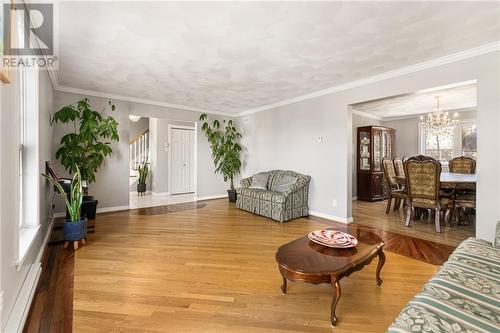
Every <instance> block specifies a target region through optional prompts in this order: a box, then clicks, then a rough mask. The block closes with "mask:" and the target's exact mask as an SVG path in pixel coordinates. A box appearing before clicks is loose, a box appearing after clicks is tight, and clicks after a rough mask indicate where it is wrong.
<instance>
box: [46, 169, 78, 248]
mask: <svg viewBox="0 0 500 333" xmlns="http://www.w3.org/2000/svg"><path fill="white" fill-rule="evenodd" d="M75 170H76V172H75V175H74V176H73V179H72V181H71V186H70V191H69V193H66V192H65V191H64V189H63V187H62V186H61V184H59V183H58V182H57V180H55V179H54V178H52V176H48V175H45V174H42V176H43V177H45V178H46V179H48V180H49V181H50V182H51V183H52V184H53V185H54V186H55V187H56V189H57V190H58V191H59V194H60V195H61V196H62V197H64V201H65V203H66V208H67V209H68V212H69V218H68V219H66V221H65V222H64V225H63V234H64V248H67V247H68V245H69V242H73V248H74V249H75V250H76V249H78V242H79V241H80V240H81V241H82V243H83V244H85V236H86V235H87V218H86V217H83V218H82V216H81V207H82V202H83V189H82V176H81V174H80V169H78V166H75Z"/></svg>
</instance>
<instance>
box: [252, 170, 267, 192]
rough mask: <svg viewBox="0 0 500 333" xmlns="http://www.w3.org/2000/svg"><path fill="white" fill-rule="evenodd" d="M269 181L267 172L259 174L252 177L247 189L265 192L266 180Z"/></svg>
mask: <svg viewBox="0 0 500 333" xmlns="http://www.w3.org/2000/svg"><path fill="white" fill-rule="evenodd" d="M268 179H269V172H260V173H258V174H255V175H253V176H252V182H251V183H250V187H249V188H255V189H261V190H267V180H268Z"/></svg>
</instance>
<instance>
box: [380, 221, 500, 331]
mask: <svg viewBox="0 0 500 333" xmlns="http://www.w3.org/2000/svg"><path fill="white" fill-rule="evenodd" d="M388 332H390V333H407V332H432V333H434V332H436V333H438V332H439V333H440V332H468V333H469V332H500V222H499V223H498V224H497V231H496V238H495V242H494V244H491V243H489V242H486V241H484V240H480V239H476V238H469V239H467V240H465V241H464V242H462V243H461V244H460V245H459V246H458V247H457V249H456V250H455V251H454V252H453V254H452V255H451V256H450V258H449V259H448V261H447V262H445V263H444V264H443V266H442V267H441V268H440V269H439V271H438V272H437V273H436V274H435V275H434V276H433V277H432V279H431V280H430V281H429V282H428V283H427V284H426V285H425V286H424V287H423V289H422V291H421V292H420V293H419V294H417V295H416V296H415V298H413V300H411V301H410V303H408V305H406V307H405V308H404V309H403V311H401V313H400V314H399V316H398V317H397V318H396V320H394V322H393V323H392V325H391V326H390V327H389V329H388Z"/></svg>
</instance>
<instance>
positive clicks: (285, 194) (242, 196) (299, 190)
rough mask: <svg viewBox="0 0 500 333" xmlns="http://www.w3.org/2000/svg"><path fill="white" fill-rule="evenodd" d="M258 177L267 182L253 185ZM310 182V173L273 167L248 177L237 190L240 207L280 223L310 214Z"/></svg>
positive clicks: (237, 202)
mask: <svg viewBox="0 0 500 333" xmlns="http://www.w3.org/2000/svg"><path fill="white" fill-rule="evenodd" d="M254 177H257V178H259V177H260V179H261V180H262V181H263V183H262V184H260V188H252V181H253V183H255V180H256V179H253V178H254ZM262 177H263V178H262ZM266 177H267V181H266ZM294 179H295V181H294ZM310 181H311V177H310V176H307V175H303V174H300V173H298V172H294V171H290V170H273V171H269V172H263V173H259V174H257V175H254V176H252V177H249V178H244V179H242V180H241V188H238V189H237V190H236V191H237V193H238V196H237V199H236V207H238V208H240V209H243V210H246V211H248V212H251V213H254V214H258V215H262V216H266V217H269V218H271V219H273V220H276V221H279V222H285V221H289V220H291V219H295V218H298V217H302V216H307V215H309V206H308V204H307V201H308V198H309V182H310Z"/></svg>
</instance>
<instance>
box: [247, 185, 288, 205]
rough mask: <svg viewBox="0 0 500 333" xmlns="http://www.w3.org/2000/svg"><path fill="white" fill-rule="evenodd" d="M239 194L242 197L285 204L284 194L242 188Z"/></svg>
mask: <svg viewBox="0 0 500 333" xmlns="http://www.w3.org/2000/svg"><path fill="white" fill-rule="evenodd" d="M239 194H240V195H242V196H247V197H250V198H254V199H259V200H263V201H269V202H274V203H284V202H285V196H284V195H283V194H282V193H279V192H276V191H269V190H261V189H256V188H242V189H240V191H239Z"/></svg>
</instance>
